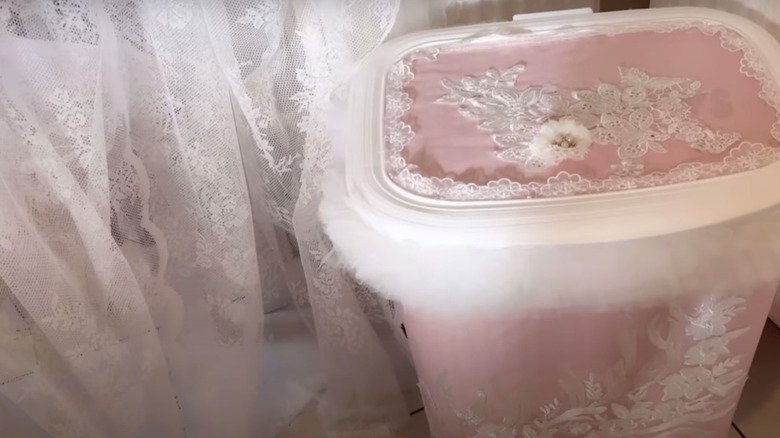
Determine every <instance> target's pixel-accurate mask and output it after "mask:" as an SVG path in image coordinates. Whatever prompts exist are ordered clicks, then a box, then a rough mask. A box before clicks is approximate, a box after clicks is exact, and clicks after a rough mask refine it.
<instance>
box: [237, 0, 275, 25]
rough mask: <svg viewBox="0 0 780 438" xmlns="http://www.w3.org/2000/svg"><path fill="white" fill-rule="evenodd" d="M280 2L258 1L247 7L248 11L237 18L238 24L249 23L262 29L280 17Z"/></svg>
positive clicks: (270, 0)
mask: <svg viewBox="0 0 780 438" xmlns="http://www.w3.org/2000/svg"><path fill="white" fill-rule="evenodd" d="M279 8H280V4H279V1H278V0H265V1H262V2H258V3H256V4H255V6H254V7H251V8H246V13H244V15H243V16H242V17H240V18H239V19H237V20H236V23H237V24H249V25H251V26H252V27H254V28H255V29H262V28H263V26H265V25H266V24H269V23H274V20H276V19H278V17H277V15H278V13H279Z"/></svg>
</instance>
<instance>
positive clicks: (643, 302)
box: [320, 8, 780, 438]
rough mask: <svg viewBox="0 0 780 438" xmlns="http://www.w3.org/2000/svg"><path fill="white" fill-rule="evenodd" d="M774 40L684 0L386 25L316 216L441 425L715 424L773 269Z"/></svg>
mask: <svg viewBox="0 0 780 438" xmlns="http://www.w3.org/2000/svg"><path fill="white" fill-rule="evenodd" d="M778 50H780V46H778V44H777V43H776V42H775V40H774V39H773V38H772V37H771V36H770V35H769V34H767V33H766V32H765V31H764V30H763V29H761V28H759V27H758V26H756V25H754V24H752V23H750V22H748V21H746V20H743V19H741V18H738V17H735V16H732V15H729V14H724V13H719V12H714V11H709V10H704V9H697V8H669V9H655V10H647V11H629V12H620V13H606V14H595V15H582V16H577V15H566V16H560V17H554V16H553V17H541V18H539V19H538V20H536V21H522V22H518V23H503V24H489V25H479V26H470V27H463V28H454V29H445V30H439V31H431V32H424V33H419V34H415V35H411V36H407V37H403V38H401V39H397V40H395V41H393V42H390V43H388V44H386V45H385V46H384V47H382V48H380V49H379V50H378V51H377V53H376V54H375V55H374V56H372V58H371V59H369V61H367V62H366V64H365V65H364V66H363V68H362V70H361V71H360V73H359V75H358V79H356V81H355V84H354V86H353V91H352V97H351V107H350V111H349V115H348V117H349V119H348V120H349V124H350V127H351V129H350V130H349V131H350V134H349V135H350V136H349V137H348V138H345V141H346V142H347V144H348V150H347V152H346V154H345V160H344V162H343V163H341V167H340V168H335V169H333V171H332V172H331V174H330V177H329V179H328V181H326V184H325V194H324V200H323V204H322V206H321V208H320V216H321V218H322V220H323V222H324V224H325V228H326V231H327V233H328V234H329V236H330V238H331V239H332V241H333V244H334V248H335V250H336V253H337V255H336V257H338V259H339V260H340V262H341V263H342V264H343V265H344V266H346V267H348V268H350V269H352V270H353V271H354V272H355V275H356V276H357V278H359V279H360V280H362V281H363V282H365V283H366V284H368V285H370V286H371V287H373V288H375V289H376V290H377V291H379V292H380V293H382V294H384V295H386V296H387V297H389V298H391V299H393V300H395V301H397V302H398V303H400V304H402V305H403V307H404V322H405V326H406V329H407V332H408V335H409V346H410V349H411V352H412V356H413V358H414V362H415V366H416V368H417V371H418V376H419V381H420V388H421V390H422V392H423V396H424V399H425V405H426V413H427V415H428V418H429V422H430V424H431V429H432V432H433V433H434V435H435V436H437V437H439V438H461V437H462V438H467V437H468V438H488V437H491V438H508V437H524V438H541V437H548V438H553V437H555V438H558V437H586V438H596V437H616V438H617V437H642V438H644V437H648V438H649V437H697V438H698V437H704V436H713V437H723V436H725V434H726V432H727V430H728V427H729V423H730V421H731V417H732V415H733V411H734V408H735V406H736V403H737V401H738V399H739V395H740V392H741V388H742V385H743V383H744V382H745V379H746V378H747V370H748V368H749V366H750V362H751V360H752V356H753V354H754V352H755V349H756V346H757V343H758V338H759V336H760V334H761V329H762V327H763V324H764V322H765V320H766V317H767V314H768V312H769V308H770V306H771V303H772V301H773V299H774V296H775V292H776V290H777V288H778V285H779V284H780V215H778V212H779V211H778V209H777V208H776V206H777V205H778V204H779V203H780V190H777V189H776V187H780V163H779V162H780V116H779V115H780V86H779V85H778V84H780V64H778V62H777V61H776V59H775V58H776V57H774V56H773V53H776V52H777V51H778Z"/></svg>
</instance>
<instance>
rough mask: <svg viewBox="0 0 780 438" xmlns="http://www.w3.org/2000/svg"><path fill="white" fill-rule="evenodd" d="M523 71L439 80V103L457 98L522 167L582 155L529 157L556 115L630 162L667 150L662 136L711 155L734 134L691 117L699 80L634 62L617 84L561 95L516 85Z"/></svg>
mask: <svg viewBox="0 0 780 438" xmlns="http://www.w3.org/2000/svg"><path fill="white" fill-rule="evenodd" d="M524 70H525V65H524V64H518V65H516V66H514V67H511V68H509V69H507V70H505V71H498V70H496V69H492V68H491V69H489V70H488V71H487V72H486V73H485V74H484V75H483V76H477V77H472V76H466V77H464V78H462V79H461V80H460V81H459V82H454V81H452V80H449V79H444V80H442V86H444V88H446V89H447V90H448V94H446V95H444V96H443V97H442V98H440V99H439V100H438V102H439V103H450V104H451V103H454V104H457V105H458V108H459V111H460V113H461V114H463V115H464V116H466V117H469V118H471V119H475V120H477V121H478V122H479V125H478V126H479V127H480V128H481V129H485V130H487V131H490V132H491V133H492V134H493V140H494V142H495V143H496V144H497V145H498V146H500V147H501V150H500V151H499V152H498V157H499V158H501V159H503V160H507V161H521V162H524V163H525V167H526V169H528V170H538V169H537V168H538V167H539V166H540V165H543V167H542V169H544V168H548V167H551V166H554V165H556V164H558V163H560V162H561V161H562V160H563V159H565V158H574V159H582V158H584V154H582V153H578V154H569V156H566V155H560V157H561V158H560V159H554V160H553V159H548V160H547V161H544V160H541V161H540V160H538V159H534V158H529V156H531V157H532V156H533V153H532V152H533V151H534V149H535V146H534V145H535V144H537V143H538V138H539V137H544V136H546V135H548V134H547V132H546V131H549V129H545V128H544V127H545V126H547V124H548V123H551V122H555V121H560V122H561V123H563V120H572V121H576V122H577V123H578V124H580V125H582V126H583V127H584V128H587V129H589V130H590V132H591V135H592V139H593V141H594V142H596V143H599V144H602V145H614V146H617V155H618V157H619V158H620V159H621V160H622V161H625V162H627V163H628V164H629V165H631V164H632V163H631V161H630V160H633V159H636V158H641V157H643V156H644V155H646V154H647V153H648V152H649V151H653V152H656V153H664V152H666V149H665V148H664V146H663V142H664V141H666V140H669V139H670V138H677V139H679V140H682V141H685V142H688V143H689V144H690V146H691V148H694V149H698V150H702V151H707V152H710V153H714V154H717V153H721V152H723V151H725V150H726V148H728V147H729V146H731V145H732V144H734V142H736V141H737V140H739V138H740V136H739V134H736V133H721V132H718V131H712V130H710V129H708V128H706V127H705V126H703V125H702V124H701V123H700V122H699V121H697V120H695V119H694V118H693V116H692V109H691V107H690V105H688V104H687V103H686V100H687V99H690V98H692V97H694V96H696V95H698V94H700V93H701V83H700V82H698V81H695V80H692V79H686V78H669V77H651V76H650V75H648V74H647V73H645V72H644V71H642V70H639V69H637V68H620V69H619V71H620V77H621V83H620V86H617V85H613V84H607V83H601V84H598V85H597V86H596V87H595V88H594V89H590V90H576V91H574V92H572V94H571V96H572V97H571V98H567V97H564V95H563V94H562V93H561V92H560V91H559V90H557V89H556V88H555V87H551V86H535V87H529V88H525V89H518V88H515V81H516V79H517V76H518V75H519V74H521V73H522V72H523V71H524ZM537 149H538V148H537ZM577 151H578V152H586V148H582V149H581V150H580V149H578V150H577Z"/></svg>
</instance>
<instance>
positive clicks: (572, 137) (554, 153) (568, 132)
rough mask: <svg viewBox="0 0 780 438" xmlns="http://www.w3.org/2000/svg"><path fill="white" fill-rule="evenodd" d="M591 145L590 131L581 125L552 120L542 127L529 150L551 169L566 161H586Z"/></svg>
mask: <svg viewBox="0 0 780 438" xmlns="http://www.w3.org/2000/svg"><path fill="white" fill-rule="evenodd" d="M591 143H593V139H592V137H591V135H590V131H588V128H586V127H585V126H583V125H581V124H580V123H578V122H576V121H574V120H571V119H564V120H551V121H549V122H547V123H545V124H544V125H542V127H541V128H540V129H539V134H538V135H537V136H536V138H534V140H533V141H532V142H531V144H530V146H529V149H530V152H531V157H534V158H536V159H538V160H540V161H542V162H543V163H544V164H545V166H546V167H549V166H554V165H556V164H558V163H560V162H561V161H563V160H566V159H574V160H582V159H584V158H585V157H586V156H587V155H588V150H589V148H590V145H591Z"/></svg>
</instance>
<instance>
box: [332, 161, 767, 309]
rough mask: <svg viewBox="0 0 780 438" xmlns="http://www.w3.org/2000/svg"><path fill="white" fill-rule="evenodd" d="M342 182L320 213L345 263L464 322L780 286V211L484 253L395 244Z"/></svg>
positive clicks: (403, 296)
mask: <svg viewBox="0 0 780 438" xmlns="http://www.w3.org/2000/svg"><path fill="white" fill-rule="evenodd" d="M344 181H345V180H344V175H343V168H342V167H339V168H338V169H333V170H331V171H330V172H329V173H327V174H326V177H325V180H324V181H323V190H324V195H323V200H322V203H321V205H320V211H319V212H320V218H321V220H322V222H323V224H324V227H325V230H326V232H327V234H328V236H329V237H330V239H331V240H332V242H333V246H334V249H335V251H336V254H337V255H336V258H337V260H338V263H340V264H341V265H342V266H343V267H345V268H348V269H350V270H352V271H353V272H354V275H355V276H356V278H357V279H359V280H360V281H363V282H365V283H366V284H368V285H370V286H372V287H373V288H374V289H375V290H376V291H378V292H380V293H381V294H383V295H385V296H387V297H388V298H390V299H393V300H397V301H399V302H401V303H402V304H403V305H404V306H407V307H416V308H423V309H428V310H433V311H437V312H448V313H461V314H462V313H466V312H468V313H471V314H474V313H475V312H479V313H483V312H487V313H489V314H505V313H508V312H509V313H512V312H517V311H518V310H534V309H543V308H547V309H550V308H558V309H564V308H567V307H578V308H582V307H585V308H594V309H604V308H615V307H629V306H631V307H634V306H638V305H639V306H642V305H650V304H654V303H658V302H661V301H664V300H668V299H670V298H672V297H674V296H677V295H681V294H701V295H703V296H714V297H717V296H721V295H724V294H735V293H737V294H741V293H748V292H750V291H751V289H753V288H756V287H759V286H762V287H766V286H772V287H774V286H775V284H776V283H777V282H778V279H780V210H778V209H774V210H772V211H765V212H761V213H759V214H755V215H752V216H750V217H746V218H743V219H741V220H739V221H731V222H728V223H723V224H719V225H717V226H711V227H707V228H701V229H696V230H691V231H687V232H684V233H677V234H672V235H665V236H659V237H653V238H646V239H639V240H629V241H622V242H617V243H615V242H612V243H599V244H587V245H558V246H508V247H504V248H478V247H465V246H462V245H454V244H452V245H448V244H441V243H439V244H436V245H432V244H429V243H427V242H424V241H408V240H407V241H402V240H396V239H394V238H393V237H391V236H392V235H393V234H394V233H393V230H392V229H388V228H385V229H381V230H380V229H376V228H374V227H373V226H372V224H371V223H370V222H371V220H370V218H366V217H365V216H361V215H360V214H359V213H358V212H356V211H355V210H354V209H353V208H351V207H350V202H349V199H348V197H347V193H346V187H345V183H344ZM658 214H663V212H660V211H659V212H658Z"/></svg>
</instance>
